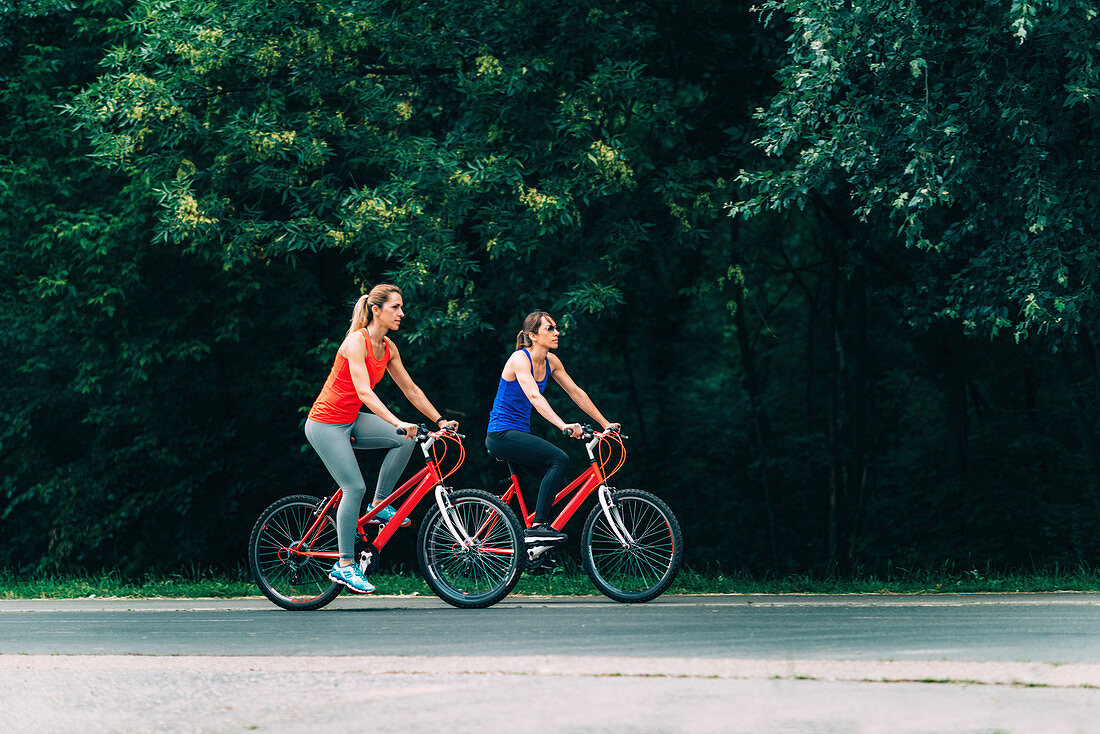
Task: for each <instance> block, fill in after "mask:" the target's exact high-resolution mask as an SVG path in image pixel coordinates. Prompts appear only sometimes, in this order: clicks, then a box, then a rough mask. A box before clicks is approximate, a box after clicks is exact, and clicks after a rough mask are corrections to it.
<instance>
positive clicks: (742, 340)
mask: <svg viewBox="0 0 1100 734" xmlns="http://www.w3.org/2000/svg"><path fill="white" fill-rule="evenodd" d="M733 300H734V306H735V310H734V314H733V319H734V326H735V328H736V332H737V346H738V349H739V350H740V352H741V368H742V370H743V371H744V375H745V379H744V385H745V392H747V393H748V396H749V405H750V406H751V408H752V418H753V426H754V428H755V430H756V441H757V444H758V445H759V446H760V458H761V461H763V463H764V510H765V512H766V514H767V517H768V541H769V545H770V547H771V554H772V565H773V566H775V565H778V563H779V547H778V543H777V541H776V537H775V511H774V510H773V509H772V488H773V487H774V486H775V483H774V462H773V461H772V456H771V438H772V428H771V423H770V422H769V421H768V416H767V414H766V413H765V412H764V407H763V406H762V405H761V404H760V403H761V400H760V396H761V387H760V379H759V377H758V376H757V374H756V362H755V360H754V359H753V353H752V344H751V343H750V342H749V331H748V325H747V324H746V322H745V289H744V286H743V285H742V284H740V283H738V284H735V285H734V288H733Z"/></svg>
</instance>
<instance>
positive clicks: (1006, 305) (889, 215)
mask: <svg viewBox="0 0 1100 734" xmlns="http://www.w3.org/2000/svg"><path fill="white" fill-rule="evenodd" d="M761 11H762V13H763V16H764V18H765V19H767V20H770V21H771V22H775V23H779V22H783V23H789V27H790V31H791V35H790V36H789V38H788V42H789V51H790V56H789V61H788V63H787V65H786V66H785V67H784V68H783V69H782V70H781V71H780V74H779V81H780V90H779V92H778V93H777V94H776V95H775V96H774V97H773V98H772V100H771V102H770V104H769V105H768V106H767V107H766V108H762V109H760V110H759V111H758V112H757V115H756V117H757V120H758V122H759V123H760V125H761V134H760V137H759V138H758V140H756V144H757V145H758V146H759V148H760V149H761V150H762V151H763V152H764V153H765V154H766V155H767V156H777V157H781V158H782V160H781V161H772V162H770V163H764V164H762V165H761V166H760V167H758V168H756V169H755V170H748V171H745V172H743V173H742V174H741V176H740V177H739V181H740V183H741V184H742V185H743V186H744V189H745V191H746V192H747V193H746V195H745V197H744V198H743V200H741V201H739V202H737V203H736V204H735V205H734V206H733V209H732V210H733V212H734V213H736V214H743V215H745V216H753V215H755V214H757V213H759V212H761V211H764V210H783V209H788V208H790V207H803V206H805V205H806V204H807V203H809V202H811V200H812V198H813V197H814V196H829V195H833V194H835V196H836V199H837V201H838V206H841V207H843V208H845V209H846V210H848V211H849V212H850V213H851V216H852V217H853V218H854V219H855V220H857V221H858V222H862V223H865V224H867V225H869V226H870V227H871V229H869V230H868V236H869V237H874V238H883V239H887V240H892V239H894V234H893V233H895V232H896V234H897V239H898V241H900V242H902V243H904V244H905V246H907V247H914V248H919V249H920V250H922V251H924V252H925V253H926V254H927V257H928V262H929V263H932V264H933V267H931V268H930V269H929V270H930V272H926V273H925V274H924V275H923V279H922V280H923V282H920V283H918V284H917V286H918V288H920V289H921V297H922V298H921V300H922V301H923V303H914V304H913V306H914V308H915V309H919V310H920V311H922V312H924V313H925V314H929V315H934V316H942V317H947V318H951V319H957V320H960V321H962V322H963V323H964V324H965V325H966V326H967V327H968V328H970V329H972V330H974V331H976V332H979V333H982V334H993V335H996V334H997V333H998V332H999V331H1001V330H1003V329H1011V330H1013V331H1014V332H1015V334H1016V336H1017V338H1020V337H1023V336H1025V335H1027V334H1050V335H1052V336H1053V337H1055V338H1062V337H1063V336H1064V335H1066V334H1070V335H1072V334H1073V333H1075V331H1076V329H1077V328H1078V326H1079V324H1081V323H1082V322H1084V323H1086V324H1091V323H1093V322H1094V321H1095V319H1096V306H1097V303H1096V294H1095V291H1096V287H1097V282H1096V277H1097V276H1096V273H1097V262H1096V248H1095V247H1094V246H1093V242H1094V240H1095V237H1096V234H1097V231H1098V228H1097V220H1096V212H1097V210H1098V205H1100V188H1098V186H1097V182H1096V177H1095V176H1094V175H1093V166H1091V165H1090V163H1089V162H1090V161H1093V160H1095V159H1096V157H1097V153H1098V150H1097V147H1096V146H1097V141H1098V140H1100V135H1098V134H1097V133H1098V132H1100V130H1098V128H1097V124H1098V123H1097V115H1096V112H1097V110H1098V106H1097V105H1098V104H1100V97H1098V96H1097V94H1098V89H1100V76H1098V74H1100V72H1098V71H1097V68H1096V67H1095V65H1094V56H1095V53H1096V44H1097V40H1098V39H1100V35H1098V33H1100V31H1098V30H1097V24H1096V22H1095V18H1096V14H1097V11H1096V9H1095V7H1094V6H1093V5H1092V4H1091V3H1087V2H1079V1H1077V0H1068V1H1063V0H1049V1H1040V2H1032V3H1024V2H1013V3H1011V5H1010V4H1009V3H1005V2H998V3H962V4H948V5H944V4H942V3H913V2H900V1H897V2H895V1H890V2H882V3H863V4H859V3H857V4H850V3H839V2H824V3H822V2H817V1H816V0H812V1H810V0H789V1H787V2H781V1H780V0H771V1H770V2H766V3H764V4H763V5H762V7H761ZM925 318H927V317H925Z"/></svg>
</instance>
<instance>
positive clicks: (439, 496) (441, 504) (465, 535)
mask: <svg viewBox="0 0 1100 734" xmlns="http://www.w3.org/2000/svg"><path fill="white" fill-rule="evenodd" d="M435 505H436V507H438V508H439V514H440V517H442V518H443V524H444V525H446V526H447V530H448V531H449V532H450V533H451V537H453V538H454V539H455V540H456V541H458V542H459V543H461V544H462V548H463V550H465V549H467V548H470V547H472V546H473V545H474V540H473V538H471V537H470V533H469V532H468V531H467V530H466V526H465V525H464V524H463V522H462V520H461V519H460V518H459V517H458V514H457V513H454V505H453V504H451V495H450V493H449V492H448V491H447V490H446V488H445V487H444V486H443V485H442V484H437V485H435Z"/></svg>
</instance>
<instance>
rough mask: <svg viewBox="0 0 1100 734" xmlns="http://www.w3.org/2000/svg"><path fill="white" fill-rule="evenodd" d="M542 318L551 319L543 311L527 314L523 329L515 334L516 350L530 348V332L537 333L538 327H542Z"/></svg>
mask: <svg viewBox="0 0 1100 734" xmlns="http://www.w3.org/2000/svg"><path fill="white" fill-rule="evenodd" d="M543 316H545V317H546V318H548V319H552V318H553V316H551V315H550V314H548V313H546V312H545V311H532V312H531V313H529V314H527V318H525V319H524V320H523V328H522V329H520V332H519V333H518V334H516V349H526V348H527V347H529V346H531V344H532V342H531V332H536V333H537V332H538V330H539V327H541V326H542V317H543Z"/></svg>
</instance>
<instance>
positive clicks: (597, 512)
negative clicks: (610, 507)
mask: <svg viewBox="0 0 1100 734" xmlns="http://www.w3.org/2000/svg"><path fill="white" fill-rule="evenodd" d="M611 500H612V502H613V503H614V504H615V506H616V507H617V508H618V510H619V515H620V517H621V518H622V521H623V524H624V525H625V526H626V529H627V530H628V531H629V532H630V534H631V536H632V537H633V540H634V542H633V543H632V544H631V545H630V546H628V547H626V548H624V547H623V546H622V543H620V542H619V540H618V538H617V537H616V535H615V534H614V532H613V531H612V529H611V525H610V523H609V521H608V519H607V516H606V515H604V512H603V507H602V506H601V505H599V504H597V505H596V506H595V507H593V508H592V512H590V513H589V515H588V519H587V520H585V523H584V529H583V530H582V531H581V560H582V562H583V564H584V570H585V573H587V574H588V577H589V578H590V579H592V583H593V584H595V585H596V588H597V589H599V590H600V591H601V592H602V593H603V594H604V595H605V596H607V597H609V598H611V599H614V600H615V601H618V602H623V603H624V604H640V603H642V602H647V601H650V600H651V599H655V598H656V597H658V596H660V595H661V594H662V593H664V591H665V590H666V589H667V588H668V587H669V586H670V585H671V584H672V582H673V581H674V580H675V579H676V574H677V573H679V571H680V565H681V564H682V563H683V558H684V548H683V537H682V535H681V533H680V523H679V522H678V521H677V520H676V516H675V515H674V514H673V513H672V510H671V509H669V507H668V505H667V504H665V502H664V501H663V500H662V499H660V498H659V497H657V496H656V495H654V494H652V493H650V492H646V491H643V490H640V489H620V490H615V491H613V492H612V494H611Z"/></svg>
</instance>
